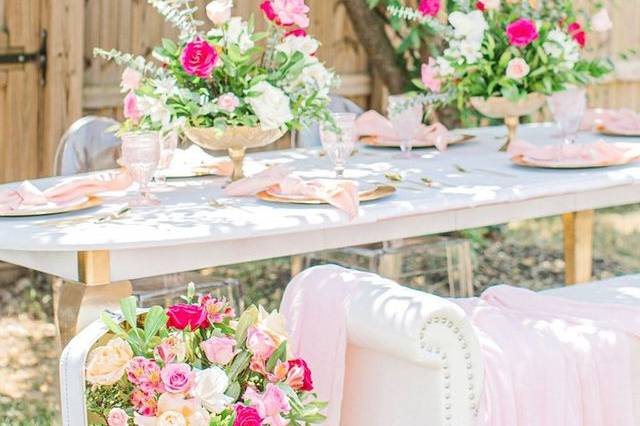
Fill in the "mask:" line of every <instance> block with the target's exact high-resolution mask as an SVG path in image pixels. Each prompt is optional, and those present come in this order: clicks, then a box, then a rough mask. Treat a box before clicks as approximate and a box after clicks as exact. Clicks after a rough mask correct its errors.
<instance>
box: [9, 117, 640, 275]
mask: <svg viewBox="0 0 640 426" xmlns="http://www.w3.org/2000/svg"><path fill="white" fill-rule="evenodd" d="M464 132H465V133H471V134H475V135H477V136H478V137H477V139H476V140H475V141H472V142H469V143H467V144H465V145H459V146H451V147H450V149H449V150H448V151H447V152H445V153H438V152H437V151H435V150H431V149H428V150H417V152H418V153H420V155H421V158H417V159H411V160H405V159H398V158H396V154H397V152H396V151H393V150H382V149H373V148H371V149H370V148H364V149H362V148H361V149H360V152H359V154H358V155H357V156H355V157H353V158H351V160H350V162H349V164H348V169H347V177H348V178H354V179H359V180H362V181H377V182H385V178H384V173H385V172H388V171H392V172H402V173H403V174H404V175H405V176H406V179H407V180H413V181H420V178H421V177H426V176H428V177H430V178H431V179H433V180H434V181H435V182H441V183H443V184H444V186H443V187H441V188H427V187H425V188H424V189H423V190H411V189H410V188H415V187H416V185H413V184H409V183H401V184H400V187H399V188H398V192H397V194H396V195H394V196H393V197H390V198H388V199H385V200H380V201H377V202H373V203H367V204H364V205H362V208H361V214H360V216H359V217H358V218H356V219H354V220H349V218H348V217H347V216H346V215H345V214H344V213H342V212H340V211H339V210H336V209H334V208H332V207H329V206H294V205H275V204H269V203H265V202H261V201H258V200H257V199H254V198H226V197H224V196H223V195H222V192H221V186H222V183H223V179H222V178H196V179H189V180H179V181H172V182H170V184H169V185H170V191H168V192H162V193H158V194H156V195H157V196H158V197H159V198H160V199H161V200H162V205H161V206H160V207H158V208H154V209H139V210H134V211H133V212H132V213H130V214H129V215H128V216H126V217H125V218H123V219H119V220H117V221H112V222H107V223H103V224H95V223H92V222H85V223H79V224H74V225H64V226H51V225H47V224H48V223H50V222H51V221H59V220H61V219H64V218H67V217H69V218H71V217H78V216H86V215H88V214H90V215H101V214H105V213H110V212H115V211H117V210H118V209H119V208H121V207H122V206H124V205H125V204H126V198H123V196H124V195H125V194H122V193H120V194H109V195H105V197H104V198H105V204H104V205H103V206H102V207H100V208H98V209H95V210H91V211H87V212H78V213H75V214H68V215H62V216H61V215H58V216H51V217H39V218H0V260H4V261H8V262H11V263H16V264H20V265H24V266H27V267H30V268H33V269H37V270H41V271H44V272H49V273H53V274H55V275H59V276H61V277H63V278H68V279H77V263H76V258H77V256H76V252H78V251H87V250H109V251H111V274H112V279H113V280H114V281H117V280H123V279H133V278H140V277H145V276H153V275H157V274H164V273H171V272H178V271H184V270H189V269H196V268H200V267H205V266H219V265H225V264H233V263H239V262H245V261H250V260H258V259H264V258H272V257H276V256H284V255H292V254H300V253H305V252H309V251H314V250H322V249H329V248H337V247H343V246H350V245H355V244H364V243H370V242H376V241H382V240H388V239H396V238H405V237H410V236H417V235H425V234H432V233H440V232H447V231H452V230H458V229H466V228H473V227H478V226H486V225H492V224H499V223H505V222H508V221H511V220H517V219H526V218H534V217H542V216H549V215H555V214H561V213H566V212H571V211H579V210H586V209H593V208H602V207H609V206H616V205H623V204H629V203H635V202H640V164H634V165H629V166H623V167H613V168H606V169H590V170H586V169H583V170H546V169H533V168H521V167H517V166H514V165H512V164H511V162H510V160H509V157H508V155H507V154H505V153H500V152H498V151H497V148H498V147H499V146H500V145H501V144H502V143H503V142H504V139H501V138H499V137H500V136H504V135H505V133H506V132H505V130H504V128H502V127H495V128H484V129H473V130H466V131H464ZM553 132H554V130H553V129H552V128H551V127H549V126H523V127H521V129H520V134H521V136H522V137H523V138H524V139H526V140H528V141H530V142H539V143H545V142H548V141H549V140H551V139H550V138H551V135H552V134H553ZM595 137H596V136H595V135H587V134H585V135H583V136H582V140H589V139H591V138H595ZM624 141H626V142H633V141H635V140H634V139H624ZM639 143H640V141H639ZM250 156H251V157H252V158H253V159H255V160H258V161H265V162H269V163H275V162H286V163H290V164H291V167H292V168H293V169H294V170H296V171H298V172H299V174H300V175H302V176H304V177H330V176H331V175H332V173H331V171H330V168H331V166H330V163H329V159H327V158H326V157H321V156H320V155H319V154H318V152H317V151H311V150H295V151H273V152H268V153H261V154H250ZM455 165H460V166H462V167H464V168H465V169H466V170H467V171H468V172H467V173H462V172H460V171H459V170H457V169H456V167H455ZM61 179H62V178H53V179H44V180H39V181H35V184H36V185H37V186H40V187H42V188H44V187H47V186H49V185H52V184H53V183H56V182H58V181H60V180H61ZM10 185H11V184H10ZM10 185H8V186H2V187H0V190H1V189H4V188H6V187H9V186H10ZM14 185H15V184H14ZM131 194H133V192H132V191H131V192H130V193H129V194H127V196H130V195H131ZM209 197H214V198H215V199H216V200H218V201H219V202H221V203H223V204H228V205H229V207H227V208H224V209H214V208H212V207H210V206H209V204H208V199H209Z"/></svg>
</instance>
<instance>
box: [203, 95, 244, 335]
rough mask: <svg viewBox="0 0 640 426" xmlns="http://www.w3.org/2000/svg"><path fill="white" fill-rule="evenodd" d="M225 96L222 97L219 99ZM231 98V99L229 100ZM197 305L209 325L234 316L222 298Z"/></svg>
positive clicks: (229, 102) (228, 103) (206, 298)
mask: <svg viewBox="0 0 640 426" xmlns="http://www.w3.org/2000/svg"><path fill="white" fill-rule="evenodd" d="M227 95H229V96H230V97H229V98H228V99H224V100H222V103H223V104H225V106H227V107H229V108H230V107H231V106H233V105H234V104H236V103H237V105H235V107H234V108H233V109H234V110H235V108H237V107H238V105H240V101H239V100H238V98H237V97H236V96H235V95H234V94H232V93H228V94H227ZM227 95H222V96H221V97H220V98H222V97H223V96H227ZM231 96H232V97H233V98H231ZM220 98H218V105H220ZM234 98H235V99H234ZM220 107H221V108H222V105H220ZM223 109H224V108H223ZM229 112H231V111H229ZM198 304H199V305H200V306H201V307H202V308H203V309H204V310H205V312H206V314H207V319H208V321H209V322H210V323H211V324H216V323H221V322H223V321H224V320H225V318H233V317H234V316H235V312H234V311H233V308H232V307H231V306H229V304H228V303H227V301H226V299H225V298H224V297H223V298H222V299H216V298H215V297H212V296H211V295H210V294H207V295H203V296H200V297H199V298H198Z"/></svg>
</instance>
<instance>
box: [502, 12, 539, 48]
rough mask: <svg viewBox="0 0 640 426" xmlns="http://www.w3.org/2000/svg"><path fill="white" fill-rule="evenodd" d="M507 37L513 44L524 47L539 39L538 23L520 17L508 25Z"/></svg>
mask: <svg viewBox="0 0 640 426" xmlns="http://www.w3.org/2000/svg"><path fill="white" fill-rule="evenodd" d="M507 37H508V38H509V43H511V44H512V45H513V46H518V47H524V46H528V45H529V44H531V43H532V42H533V41H534V40H537V39H538V30H537V29H536V24H535V23H534V22H533V21H529V20H528V19H524V18H520V19H518V20H516V21H514V22H512V23H511V24H509V25H508V26H507Z"/></svg>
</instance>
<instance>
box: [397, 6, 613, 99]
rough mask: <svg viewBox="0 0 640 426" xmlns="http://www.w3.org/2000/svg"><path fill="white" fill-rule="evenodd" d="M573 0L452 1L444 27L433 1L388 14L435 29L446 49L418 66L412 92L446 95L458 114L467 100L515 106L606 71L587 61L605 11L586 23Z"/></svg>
mask: <svg viewBox="0 0 640 426" xmlns="http://www.w3.org/2000/svg"><path fill="white" fill-rule="evenodd" d="M573 3H574V2H573V1H567V0H561V1H553V2H550V1H536V0H483V1H477V2H469V1H468V0H467V1H463V0H458V1H454V2H452V4H453V8H452V9H451V10H450V13H449V15H448V25H445V24H442V23H441V22H440V21H439V20H438V19H437V15H438V13H439V11H440V1H438V0H422V1H421V4H420V7H419V9H418V10H413V9H410V8H403V7H391V8H390V12H391V13H392V14H393V15H395V16H399V17H402V18H405V19H407V20H410V21H414V22H418V23H420V24H425V25H428V26H430V27H432V28H433V29H435V30H436V31H437V32H438V34H439V35H441V36H443V37H444V39H445V40H446V48H445V49H444V51H443V52H442V54H441V55H440V56H438V57H436V58H430V59H429V61H428V62H427V63H426V64H424V65H423V66H422V78H421V79H419V80H416V84H417V85H418V87H419V88H420V89H422V90H424V91H427V92H436V93H439V92H447V93H451V95H452V98H453V99H455V100H456V101H457V104H458V107H459V108H460V109H462V108H463V107H464V106H465V103H466V102H467V101H468V100H469V99H470V98H472V97H483V98H489V97H504V98H507V99H508V100H510V101H513V102H516V101H519V100H523V99H525V98H526V97H527V95H528V94H530V93H535V92H537V93H543V94H546V95H549V94H552V93H554V92H559V91H562V90H565V89H566V88H568V87H571V86H582V85H586V84H588V83H589V82H591V81H593V80H594V79H598V78H601V77H603V76H604V75H606V74H607V73H609V72H610V71H611V70H612V67H611V64H610V63H609V62H608V61H601V60H587V59H585V57H584V54H583V52H584V50H585V48H586V47H587V45H588V33H589V31H594V32H606V31H608V30H609V29H610V28H611V26H612V24H611V21H610V19H609V15H608V14H607V11H606V9H600V10H599V11H598V12H597V13H596V14H595V15H593V16H592V17H591V18H590V19H589V20H588V21H587V22H583V21H581V19H583V17H585V16H587V17H588V16H589V15H588V13H587V11H586V10H582V9H578V8H577V7H576V6H574V4H573Z"/></svg>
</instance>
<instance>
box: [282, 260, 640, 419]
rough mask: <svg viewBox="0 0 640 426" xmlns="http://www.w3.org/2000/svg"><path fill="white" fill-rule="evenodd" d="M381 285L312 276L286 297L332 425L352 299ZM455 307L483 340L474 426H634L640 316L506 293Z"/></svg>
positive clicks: (332, 270)
mask: <svg viewBox="0 0 640 426" xmlns="http://www.w3.org/2000/svg"><path fill="white" fill-rule="evenodd" d="M379 280H381V278H379V277H378V276H376V275H373V274H367V273H363V272H356V271H348V270H345V269H342V268H337V267H325V268H315V269H311V270H308V271H305V272H303V273H302V274H300V275H298V276H297V277H296V278H295V279H294V280H293V281H292V282H291V283H290V284H289V286H288V287H287V290H286V292H285V295H284V299H283V301H282V305H281V312H282V313H283V314H284V315H285V316H286V317H287V321H288V325H289V331H290V336H291V337H290V340H291V350H292V351H293V353H294V354H296V355H297V356H301V357H303V358H305V359H306V360H307V361H308V363H309V365H310V367H311V369H312V371H313V375H314V383H315V387H316V389H315V390H316V391H317V393H318V395H319V398H320V399H322V400H326V401H329V407H328V409H327V411H326V414H327V415H328V420H327V422H325V425H326V426H338V425H339V424H340V408H341V407H340V404H341V401H342V392H343V384H344V371H345V355H346V347H347V324H346V322H347V312H348V310H349V303H350V300H349V299H350V295H351V294H353V293H354V290H355V289H356V288H357V286H358V285H368V283H369V282H371V281H379ZM451 301H452V302H453V303H456V304H458V305H459V306H461V307H462V308H463V309H464V310H465V312H466V313H467V315H468V317H469V321H470V322H471V323H472V325H473V327H474V329H475V331H476V333H477V335H478V338H479V341H480V346H481V351H482V355H483V362H484V366H485V385H484V393H483V399H482V403H481V407H480V411H479V415H478V423H477V424H478V426H613V425H615V426H632V425H634V424H635V423H634V419H633V409H632V401H631V383H630V378H629V374H628V373H629V371H630V359H629V357H630V355H629V340H630V339H631V338H640V308H636V307H631V306H623V305H604V304H592V303H584V302H575V301H571V300H566V299H561V298H556V297H553V296H546V295H542V294H538V293H534V292H532V291H529V290H525V289H519V288H514V287H508V286H497V287H493V288H491V289H489V290H487V291H486V292H485V293H484V294H483V295H482V296H481V297H480V298H472V299H452V300H451ZM319 318H322V321H318V319H319ZM389 391H391V392H392V391H393V390H389Z"/></svg>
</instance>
